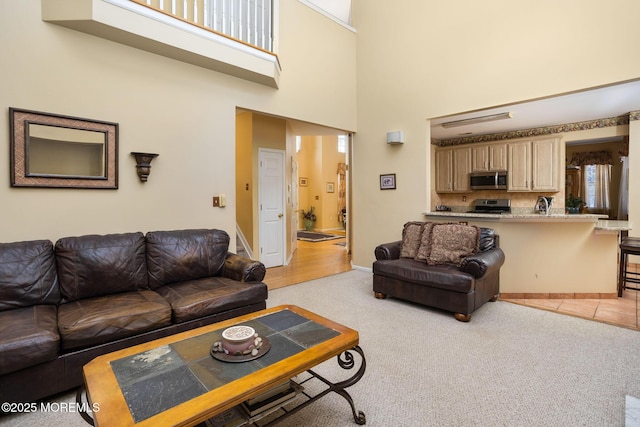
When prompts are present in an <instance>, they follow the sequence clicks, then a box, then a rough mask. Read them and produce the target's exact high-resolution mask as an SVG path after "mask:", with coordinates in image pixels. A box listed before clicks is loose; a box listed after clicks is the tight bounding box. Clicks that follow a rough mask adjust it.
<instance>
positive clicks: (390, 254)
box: [375, 240, 402, 260]
mask: <svg viewBox="0 0 640 427" xmlns="http://www.w3.org/2000/svg"><path fill="white" fill-rule="evenodd" d="M401 243H402V241H401V240H398V241H397V242H391V243H383V244H381V245H378V246H377V247H376V250H375V255H376V259H377V260H381V259H400V244H401Z"/></svg>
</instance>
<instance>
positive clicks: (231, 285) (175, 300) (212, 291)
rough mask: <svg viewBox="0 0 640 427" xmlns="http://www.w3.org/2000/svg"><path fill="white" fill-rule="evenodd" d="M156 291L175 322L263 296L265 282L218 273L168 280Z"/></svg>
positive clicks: (259, 300) (261, 298)
mask: <svg viewBox="0 0 640 427" xmlns="http://www.w3.org/2000/svg"><path fill="white" fill-rule="evenodd" d="M156 292H158V293H159V294H160V295H162V296H163V297H164V298H165V299H166V300H167V301H168V302H169V304H171V309H172V310H173V321H174V322H175V323H180V322H186V321H187V320H191V319H195V318H198V317H203V316H207V315H210V314H214V313H219V312H222V311H226V310H231V309H234V308H237V307H242V306H245V305H250V304H257V303H261V302H264V300H266V299H267V285H265V284H264V283H262V282H249V283H245V282H238V281H237V280H232V279H228V278H226V277H220V276H218V277H207V278H204V279H198V280H189V281H186V282H180V283H172V284H171V285H166V286H163V287H161V288H159V289H157V290H156Z"/></svg>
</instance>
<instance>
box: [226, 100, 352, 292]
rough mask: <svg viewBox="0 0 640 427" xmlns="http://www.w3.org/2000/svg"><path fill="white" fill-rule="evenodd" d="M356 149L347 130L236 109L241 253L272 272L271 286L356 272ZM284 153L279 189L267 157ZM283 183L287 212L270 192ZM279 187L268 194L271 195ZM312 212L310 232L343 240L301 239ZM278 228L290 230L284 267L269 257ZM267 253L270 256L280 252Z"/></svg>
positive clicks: (284, 246) (285, 236)
mask: <svg viewBox="0 0 640 427" xmlns="http://www.w3.org/2000/svg"><path fill="white" fill-rule="evenodd" d="M351 144H352V138H351V135H350V134H349V133H348V132H346V131H341V130H338V129H333V128H327V127H324V126H319V125H314V124H310V123H306V122H300V121H297V120H293V119H287V118H282V117H276V116H271V115H266V114H263V113H258V112H254V111H249V110H244V109H238V110H237V111H236V200H237V206H236V231H237V233H236V234H237V237H236V242H237V249H236V253H242V254H243V255H245V256H248V257H249V258H252V259H256V260H259V261H261V262H263V263H264V264H265V266H267V267H268V269H267V276H266V277H265V280H264V281H265V283H267V285H269V288H270V289H273V288H276V287H281V286H286V285H289V284H294V283H300V282H302V281H306V280H311V279H314V278H319V277H325V276H328V275H332V274H337V273H339V272H342V271H348V270H351V262H350V261H351V259H350V253H351V251H350V247H351V246H350V235H351V233H350V230H349V228H350V227H349V225H350V224H349V220H348V218H349V206H350V191H349V186H350V182H349V173H348V165H349V153H350V149H351ZM277 151H279V152H281V153H283V165H282V166H283V177H282V179H280V180H279V181H278V182H279V184H274V181H273V179H272V178H273V177H271V176H269V177H268V178H267V177H266V176H265V170H264V169H262V168H263V167H264V166H265V163H264V160H265V159H263V158H261V153H262V155H264V153H268V152H277ZM276 169H277V168H276ZM274 186H275V187H274ZM278 186H281V189H282V193H281V194H282V200H283V203H282V208H281V209H280V210H278V209H277V206H275V205H278V204H279V203H278V202H277V200H275V199H273V198H271V197H270V196H269V197H267V195H265V192H264V191H266V190H265V189H268V188H269V187H274V188H277V187H278ZM274 188H271V189H269V190H268V191H269V192H271V193H272V192H274V191H275V190H274ZM265 197H266V198H267V199H269V201H271V200H273V201H274V203H275V205H274V206H271V205H273V204H274V203H267V205H268V209H269V210H270V212H269V214H270V215H271V214H273V215H271V216H270V220H271V222H270V223H269V227H267V226H266V223H265V220H264V212H265V211H264V209H265V200H267V199H265ZM276 199H277V198H276ZM311 207H313V211H314V212H313V219H314V221H312V224H311V225H310V228H311V231H313V232H320V233H325V234H331V235H339V236H340V237H339V238H334V239H332V240H329V241H321V242H309V241H301V240H298V231H299V230H304V229H305V228H306V227H305V218H304V217H303V216H302V214H303V211H304V212H305V213H308V211H309V209H310V208H311ZM271 211H273V212H271ZM276 211H277V212H276ZM271 217H273V218H271ZM275 225H279V226H280V228H278V227H275ZM273 230H283V231H282V234H280V232H279V231H275V232H276V233H278V236H282V250H283V256H282V258H281V259H282V261H281V262H274V259H277V257H271V258H269V259H267V258H265V256H266V255H265V247H266V246H269V245H271V246H273V243H274V241H275V243H277V240H278V239H275V240H274V239H272V238H271V237H269V236H271V234H269V233H270V231H273ZM267 249H268V251H267V254H271V253H274V250H275V249H277V248H275V249H274V248H273V247H269V248H267ZM276 252H277V251H276ZM265 261H267V262H265ZM272 283H273V284H272Z"/></svg>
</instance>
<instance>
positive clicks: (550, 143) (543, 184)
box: [531, 138, 559, 191]
mask: <svg viewBox="0 0 640 427" xmlns="http://www.w3.org/2000/svg"><path fill="white" fill-rule="evenodd" d="M531 152H532V155H533V159H532V162H533V163H532V166H533V167H532V170H531V173H532V175H531V189H532V190H534V191H558V169H559V165H558V157H559V156H558V139H557V138H546V139H539V140H535V141H532V142H531Z"/></svg>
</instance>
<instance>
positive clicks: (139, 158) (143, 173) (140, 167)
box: [131, 152, 159, 182]
mask: <svg viewBox="0 0 640 427" xmlns="http://www.w3.org/2000/svg"><path fill="white" fill-rule="evenodd" d="M131 154H133V155H134V156H135V158H136V170H137V171H138V177H139V178H140V181H142V182H147V178H148V177H149V174H150V173H151V161H152V160H153V159H155V158H156V157H158V156H159V154H155V153H136V152H132V153H131Z"/></svg>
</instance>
